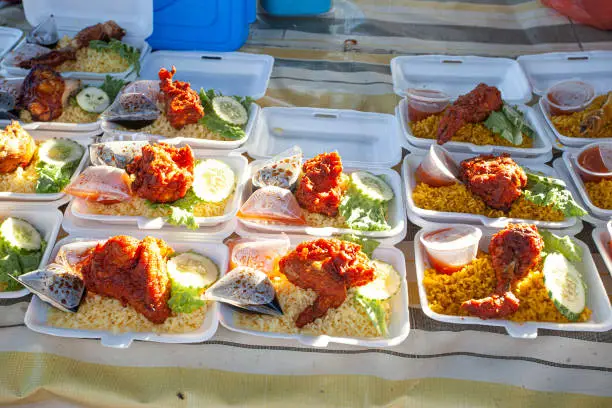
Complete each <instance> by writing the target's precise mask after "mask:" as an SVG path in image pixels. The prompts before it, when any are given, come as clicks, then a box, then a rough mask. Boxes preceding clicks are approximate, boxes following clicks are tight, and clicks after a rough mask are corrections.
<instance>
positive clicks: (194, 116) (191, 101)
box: [158, 66, 204, 129]
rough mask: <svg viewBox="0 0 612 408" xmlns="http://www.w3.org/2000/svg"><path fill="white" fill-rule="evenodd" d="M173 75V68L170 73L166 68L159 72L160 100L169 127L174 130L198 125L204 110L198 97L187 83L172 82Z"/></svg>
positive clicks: (174, 71) (174, 69)
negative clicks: (194, 124)
mask: <svg viewBox="0 0 612 408" xmlns="http://www.w3.org/2000/svg"><path fill="white" fill-rule="evenodd" d="M174 74H176V68H175V67H174V66H173V67H172V70H171V71H168V70H167V69H166V68H162V69H160V70H159V73H158V75H159V89H160V90H161V95H160V99H161V102H162V103H163V104H164V106H165V112H166V118H167V119H168V121H169V122H170V125H172V127H173V128H175V129H182V128H183V127H184V126H185V125H190V124H193V123H198V120H200V119H201V118H202V117H203V116H204V108H203V107H202V103H201V102H200V95H198V93H197V92H196V91H194V90H193V89H191V88H190V87H189V82H182V81H173V80H172V77H173V76H174Z"/></svg>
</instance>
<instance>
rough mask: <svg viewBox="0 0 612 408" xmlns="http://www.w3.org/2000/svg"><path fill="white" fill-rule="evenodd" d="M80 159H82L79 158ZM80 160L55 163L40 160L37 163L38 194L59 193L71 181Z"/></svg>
mask: <svg viewBox="0 0 612 408" xmlns="http://www.w3.org/2000/svg"><path fill="white" fill-rule="evenodd" d="M79 161H80V160H79ZM79 161H73V162H70V163H64V164H63V165H55V164H50V163H45V162H43V161H39V162H38V163H36V173H37V174H38V180H37V181H36V192H37V193H38V194H53V193H59V192H60V191H62V190H63V189H64V187H66V186H67V185H68V183H70V178H71V177H72V174H73V173H74V171H75V170H76V168H77V167H78V166H79Z"/></svg>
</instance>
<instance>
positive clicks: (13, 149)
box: [0, 121, 36, 174]
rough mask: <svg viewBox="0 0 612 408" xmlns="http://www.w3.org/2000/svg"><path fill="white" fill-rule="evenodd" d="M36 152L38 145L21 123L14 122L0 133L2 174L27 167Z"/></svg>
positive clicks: (0, 171)
mask: <svg viewBox="0 0 612 408" xmlns="http://www.w3.org/2000/svg"><path fill="white" fill-rule="evenodd" d="M35 152H36V143H35V142H34V139H32V136H30V135H29V134H28V132H26V131H25V130H23V128H22V127H21V125H20V124H19V122H17V121H12V122H11V124H10V125H8V126H7V127H6V128H5V129H4V130H3V131H1V132H0V174H4V173H11V172H13V171H15V170H16V169H17V168H18V167H26V166H27V165H29V164H30V162H31V161H32V157H34V153H35Z"/></svg>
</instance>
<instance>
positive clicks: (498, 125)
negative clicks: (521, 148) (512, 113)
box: [484, 111, 523, 146]
mask: <svg viewBox="0 0 612 408" xmlns="http://www.w3.org/2000/svg"><path fill="white" fill-rule="evenodd" d="M484 125H485V126H486V127H487V129H489V130H490V131H491V132H493V133H496V134H498V135H499V136H500V137H501V138H503V139H506V140H507V141H509V142H510V143H512V144H513V145H515V146H517V145H520V144H521V143H523V133H522V132H521V130H520V129H518V128H516V127H515V126H514V125H513V124H512V123H511V122H510V121H509V120H508V118H507V117H506V115H504V114H503V113H502V112H498V111H493V112H491V114H490V115H489V117H488V118H487V119H486V120H485V121H484Z"/></svg>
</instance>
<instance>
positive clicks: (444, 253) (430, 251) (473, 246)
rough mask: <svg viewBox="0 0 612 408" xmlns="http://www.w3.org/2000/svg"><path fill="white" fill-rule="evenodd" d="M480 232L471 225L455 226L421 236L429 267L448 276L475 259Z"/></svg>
mask: <svg viewBox="0 0 612 408" xmlns="http://www.w3.org/2000/svg"><path fill="white" fill-rule="evenodd" d="M481 237H482V231H481V230H479V229H478V228H476V227H473V226H471V225H457V226H452V227H448V228H443V229H439V230H435V231H430V232H427V233H424V234H423V235H421V244H422V245H423V247H424V248H425V252H426V253H427V257H428V259H429V263H430V265H431V266H432V267H433V268H434V269H435V270H436V271H438V272H439V273H443V274H447V275H450V274H452V273H454V272H457V271H459V270H461V268H463V267H464V266H465V265H467V264H469V263H470V262H472V261H473V260H474V259H475V258H476V254H477V253H478V243H479V242H480V238H481Z"/></svg>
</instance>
